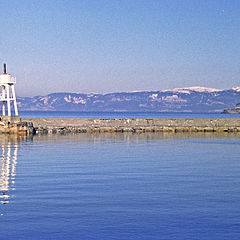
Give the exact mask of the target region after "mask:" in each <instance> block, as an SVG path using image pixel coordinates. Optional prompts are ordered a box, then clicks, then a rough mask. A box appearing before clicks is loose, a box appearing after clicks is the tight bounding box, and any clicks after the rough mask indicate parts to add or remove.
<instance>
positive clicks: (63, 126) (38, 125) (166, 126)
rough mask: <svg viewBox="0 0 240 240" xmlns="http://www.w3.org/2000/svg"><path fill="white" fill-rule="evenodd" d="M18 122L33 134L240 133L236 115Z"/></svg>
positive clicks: (29, 120) (60, 119) (54, 119)
mask: <svg viewBox="0 0 240 240" xmlns="http://www.w3.org/2000/svg"><path fill="white" fill-rule="evenodd" d="M22 121H23V122H26V123H28V124H29V126H32V132H33V134H66V133H94V132H98V133H104V132H110V133H114V132H132V133H141V132H172V133H174V132H175V133H176V132H240V119H236V118H235V119H214V118H213V119H209V118H207V119H206V118H202V119H200V118H197V119H186V118H174V119H173V118H124V119H120V118H117V119H111V118H24V119H22ZM31 124H32V125H31Z"/></svg>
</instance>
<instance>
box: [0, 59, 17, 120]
mask: <svg viewBox="0 0 240 240" xmlns="http://www.w3.org/2000/svg"><path fill="white" fill-rule="evenodd" d="M3 68H4V72H3V73H2V74H0V86H1V87H2V96H1V97H0V101H2V115H3V116H5V115H6V106H7V113H8V116H9V117H10V116H11V101H12V102H13V105H14V110H15V116H18V109H17V101H16V93H15V88H14V84H15V83H16V78H15V77H12V76H11V75H10V74H8V73H7V65H6V64H5V63H4V64H3Z"/></svg>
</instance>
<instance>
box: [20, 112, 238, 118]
mask: <svg viewBox="0 0 240 240" xmlns="http://www.w3.org/2000/svg"><path fill="white" fill-rule="evenodd" d="M20 116H21V117H23V118H27V117H29V118H38V117H47V118H57V117H61V118H68V117H69V118H70V117H73V118H240V114H222V113H158V112H49V111H47V112H44V111H31V112H30V111H24V112H20Z"/></svg>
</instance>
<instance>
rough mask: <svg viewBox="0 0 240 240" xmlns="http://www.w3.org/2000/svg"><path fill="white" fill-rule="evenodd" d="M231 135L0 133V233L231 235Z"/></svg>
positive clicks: (238, 232) (239, 221)
mask: <svg viewBox="0 0 240 240" xmlns="http://www.w3.org/2000/svg"><path fill="white" fill-rule="evenodd" d="M239 136H240V135H239V134H222V135H216V134H195V135H188V134H185V135H182V134H154V133H152V134H112V135H111V134H103V135H88V134H80V135H77V136H42V137H40V136H36V137H34V138H32V139H31V138H30V139H19V138H16V137H8V138H4V137H1V138H0V146H1V158H0V161H1V178H0V187H1V199H0V200H1V205H0V219H1V222H2V225H1V230H0V234H1V239H239V238H240V207H239V206H240V188H239V186H240V160H239V156H240V138H239Z"/></svg>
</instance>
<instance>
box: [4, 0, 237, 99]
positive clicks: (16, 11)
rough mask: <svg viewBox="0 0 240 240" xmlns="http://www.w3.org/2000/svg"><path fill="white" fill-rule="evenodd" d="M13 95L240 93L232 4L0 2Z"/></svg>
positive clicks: (224, 0) (216, 0) (179, 0)
mask: <svg viewBox="0 0 240 240" xmlns="http://www.w3.org/2000/svg"><path fill="white" fill-rule="evenodd" d="M0 9H1V13H0V23H1V34H0V63H3V62H7V64H8V71H9V72H10V73H12V74H14V75H15V76H16V77H17V95H18V96H33V95H42V94H47V93H51V92H60V91H70V92H85V93H86V92H98V93H107V92H118V91H133V90H161V89H169V88H175V87H186V86H199V85H200V86H206V87H214V88H220V89H225V88H231V87H232V86H239V85H240V14H239V13H240V1H239V0H41V1H40V0H0Z"/></svg>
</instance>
